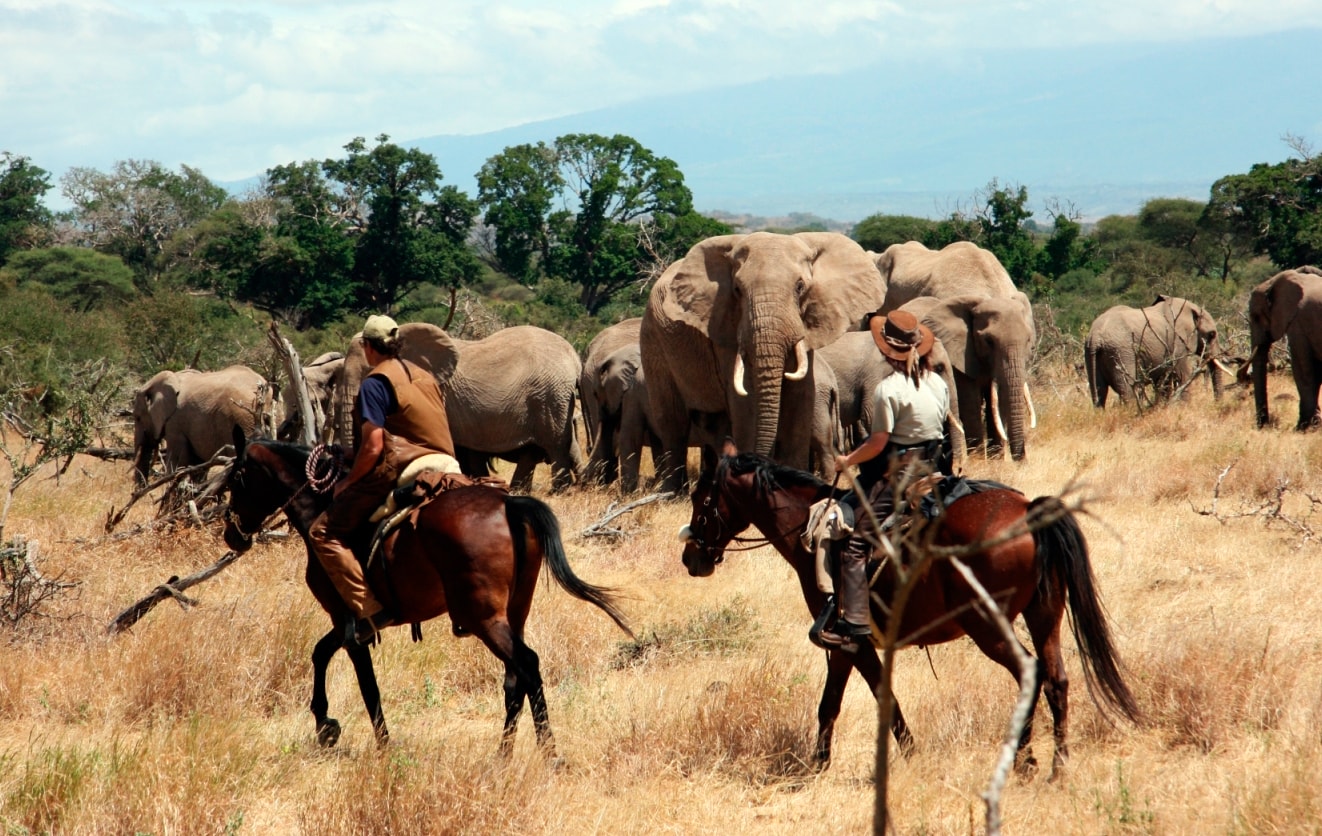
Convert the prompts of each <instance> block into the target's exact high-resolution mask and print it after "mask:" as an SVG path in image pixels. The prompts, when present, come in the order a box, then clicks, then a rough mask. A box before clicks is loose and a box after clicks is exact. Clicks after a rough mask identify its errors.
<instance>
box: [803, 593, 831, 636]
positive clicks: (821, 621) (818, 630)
mask: <svg viewBox="0 0 1322 836" xmlns="http://www.w3.org/2000/svg"><path fill="white" fill-rule="evenodd" d="M833 615H835V595H834V594H831V595H827V596H826V603H825V604H823V605H822V611H821V612H820V613H818V614H817V619H816V620H815V621H813V623H812V627H810V628H809V629H808V641H810V642H812V643H813V644H815V645H817V646H818V647H820V648H823V649H825V648H826V645H824V644H822V631H823V630H825V629H826V625H827V624H828V623H829V622H830V621H831V616H833Z"/></svg>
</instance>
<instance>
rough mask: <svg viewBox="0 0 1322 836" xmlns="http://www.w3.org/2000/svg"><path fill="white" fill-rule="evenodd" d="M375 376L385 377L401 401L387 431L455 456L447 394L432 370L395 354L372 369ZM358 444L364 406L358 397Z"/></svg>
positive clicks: (387, 422) (354, 426) (356, 429)
mask: <svg viewBox="0 0 1322 836" xmlns="http://www.w3.org/2000/svg"><path fill="white" fill-rule="evenodd" d="M371 376H373V377H384V378H385V379H386V380H387V381H388V382H389V383H390V388H391V389H392V390H394V393H395V401H396V403H397V404H398V406H397V408H396V409H395V411H394V412H392V413H390V414H389V415H387V416H386V426H385V430H386V432H388V433H390V434H391V435H392V436H395V437H396V438H401V439H403V440H405V441H407V442H410V443H412V444H415V445H418V446H420V447H426V448H427V449H428V450H432V451H435V452H437V453H447V454H449V455H451V456H453V455H454V439H453V438H451V436H450V419H449V417H448V416H447V415H446V414H445V396H444V395H442V394H441V389H440V387H439V386H437V385H436V378H435V377H433V376H432V374H431V372H429V371H427V370H426V369H423V368H421V367H420V366H418V365H417V364H415V363H411V362H409V361H408V360H402V359H400V358H398V357H392V358H389V359H387V360H384V361H382V362H381V363H380V364H378V365H377V367H376V368H374V369H372V373H371ZM353 414H354V424H353V432H354V447H355V448H357V447H358V446H360V445H361V443H362V440H361V439H360V438H359V437H358V436H359V435H360V433H361V432H362V425H363V414H362V405H361V404H360V403H359V402H358V401H357V400H355V401H354V407H353Z"/></svg>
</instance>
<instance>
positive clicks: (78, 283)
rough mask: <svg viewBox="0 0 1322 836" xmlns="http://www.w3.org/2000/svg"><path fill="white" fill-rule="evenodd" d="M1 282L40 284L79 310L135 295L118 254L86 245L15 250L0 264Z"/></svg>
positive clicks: (20, 284) (126, 299)
mask: <svg viewBox="0 0 1322 836" xmlns="http://www.w3.org/2000/svg"><path fill="white" fill-rule="evenodd" d="M0 284H5V285H8V284H13V285H15V286H17V287H22V286H24V285H32V286H36V287H40V288H43V289H44V290H46V291H47V292H49V293H50V294H51V295H52V296H54V297H55V298H56V299H59V300H60V301H61V302H64V303H65V304H67V305H69V306H70V307H71V308H73V309H74V310H76V311H79V312H87V311H90V310H93V309H95V308H101V307H104V306H106V305H110V304H119V303H123V302H126V301H128V300H129V299H132V298H133V297H135V296H137V295H138V291H137V289H136V288H135V287H134V285H133V271H132V270H130V269H129V268H128V267H127V266H125V264H124V262H123V261H121V260H120V259H119V257H118V256H113V255H105V254H104V253H99V252H96V251H95V250H89V249H87V248H85V247H51V248H49V249H41V250H23V251H20V252H15V253H13V254H12V255H11V256H10V258H9V261H8V262H6V264H5V266H4V267H3V268H0Z"/></svg>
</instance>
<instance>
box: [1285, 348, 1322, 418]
mask: <svg viewBox="0 0 1322 836" xmlns="http://www.w3.org/2000/svg"><path fill="white" fill-rule="evenodd" d="M1289 346H1290V372H1291V374H1292V375H1293V376H1294V385H1295V389H1296V391H1298V393H1299V422H1298V423H1297V424H1295V429H1296V430H1298V431H1300V432H1303V431H1304V430H1307V429H1309V428H1310V427H1314V426H1317V425H1318V424H1319V423H1322V415H1319V413H1318V389H1319V388H1322V357H1319V356H1317V355H1315V354H1314V353H1313V351H1312V348H1311V346H1309V345H1308V342H1307V340H1305V339H1303V338H1299V337H1295V335H1293V334H1292V335H1290V339H1289Z"/></svg>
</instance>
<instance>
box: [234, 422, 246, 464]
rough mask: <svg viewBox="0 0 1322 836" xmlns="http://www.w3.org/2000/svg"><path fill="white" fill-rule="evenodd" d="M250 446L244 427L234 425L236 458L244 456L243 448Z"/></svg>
mask: <svg viewBox="0 0 1322 836" xmlns="http://www.w3.org/2000/svg"><path fill="white" fill-rule="evenodd" d="M247 446H248V437H247V436H246V435H245V434H244V432H243V427H240V426H239V425H238V424H235V425H234V458H236V459H237V458H238V457H239V456H242V455H243V448H244V447H247Z"/></svg>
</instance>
